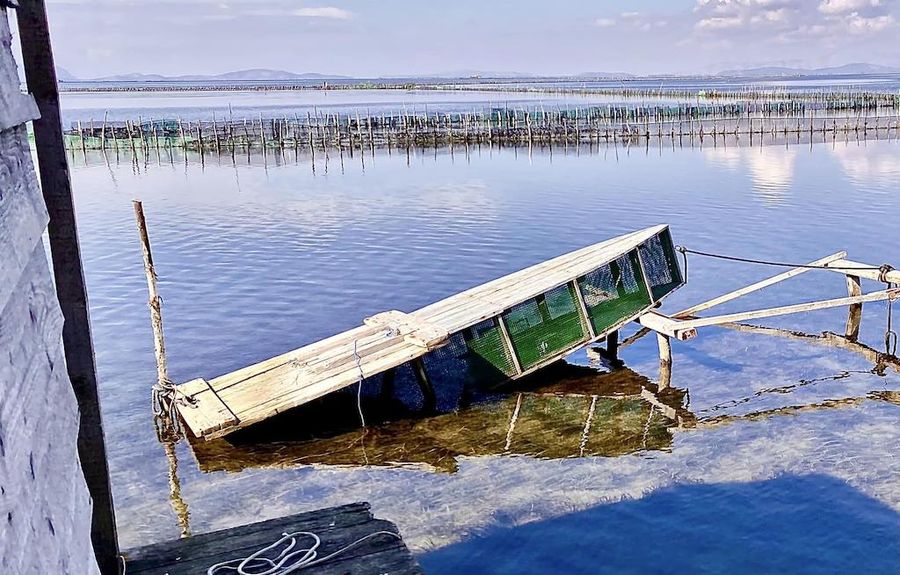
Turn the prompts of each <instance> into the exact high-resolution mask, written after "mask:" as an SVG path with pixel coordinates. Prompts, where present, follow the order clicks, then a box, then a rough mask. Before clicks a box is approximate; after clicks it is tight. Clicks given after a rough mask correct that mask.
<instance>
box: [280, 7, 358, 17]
mask: <svg viewBox="0 0 900 575" xmlns="http://www.w3.org/2000/svg"><path fill="white" fill-rule="evenodd" d="M291 14H292V15H294V16H301V17H303V18H329V19H332V20H349V19H350V18H352V17H353V14H352V13H351V12H349V11H347V10H344V9H343V8H336V7H334V6H320V7H315V8H313V7H309V8H298V9H296V10H294V11H292V12H291Z"/></svg>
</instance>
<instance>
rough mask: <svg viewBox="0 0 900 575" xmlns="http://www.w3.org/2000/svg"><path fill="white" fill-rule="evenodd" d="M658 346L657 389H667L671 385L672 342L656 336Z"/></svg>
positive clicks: (665, 336) (659, 334) (660, 335)
mask: <svg viewBox="0 0 900 575" xmlns="http://www.w3.org/2000/svg"><path fill="white" fill-rule="evenodd" d="M656 343H657V345H658V346H659V389H660V390H663V389H668V388H669V387H670V386H671V385H672V342H671V340H670V339H669V336H667V335H664V334H661V333H658V332H657V334H656Z"/></svg>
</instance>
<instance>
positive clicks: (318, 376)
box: [177, 225, 684, 439]
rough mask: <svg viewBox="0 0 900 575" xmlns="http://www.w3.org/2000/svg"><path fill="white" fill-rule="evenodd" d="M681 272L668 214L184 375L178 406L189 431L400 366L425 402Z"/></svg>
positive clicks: (495, 372)
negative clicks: (438, 389)
mask: <svg viewBox="0 0 900 575" xmlns="http://www.w3.org/2000/svg"><path fill="white" fill-rule="evenodd" d="M683 283H684V279H683V277H682V274H681V270H680V268H679V266H678V261H677V257H676V252H675V247H674V244H673V243H672V237H671V234H670V232H669V229H668V226H666V225H659V226H654V227H650V228H646V229H643V230H640V231H637V232H633V233H630V234H626V235H623V236H620V237H617V238H613V239H611V240H607V241H604V242H601V243H598V244H595V245H592V246H588V247H586V248H583V249H580V250H577V251H574V252H571V253H569V254H566V255H563V256H560V257H557V258H554V259H552V260H548V261H545V262H543V263H540V264H538V265H535V266H532V267H530V268H526V269H524V270H521V271H519V272H516V273H513V274H510V275H508V276H505V277H502V278H499V279H496V280H494V281H491V282H488V283H486V284H483V285H480V286H477V287H475V288H472V289H470V290H468V291H465V292H462V293H459V294H457V295H454V296H452V297H449V298H447V299H445V300H442V301H439V302H437V303H434V304H431V305H429V306H426V307H424V308H422V309H419V310H417V311H415V312H412V313H403V312H400V311H388V312H385V313H381V314H378V315H375V316H373V317H370V318H367V319H366V320H365V322H364V323H363V325H361V326H359V327H357V328H354V329H352V330H349V331H347V332H344V333H341V334H338V335H335V336H333V337H330V338H328V339H325V340H322V341H319V342H316V343H313V344H311V345H308V346H306V347H302V348H300V349H297V350H294V351H291V352H289V353H286V354H283V355H280V356H277V357H274V358H272V359H269V360H266V361H263V362H261V363H258V364H256V365H252V366H249V367H246V368H244V369H240V370H238V371H235V372H233V373H229V374H226V375H223V376H221V377H218V378H215V379H213V380H211V381H206V380H203V379H196V380H194V381H190V382H187V383H185V384H182V385H180V386H179V387H178V391H179V392H180V394H181V396H182V399H181V400H180V401H178V402H177V406H178V411H179V413H180V415H181V417H182V418H183V420H184V422H185V423H186V425H187V427H188V428H189V429H190V430H191V432H192V433H193V434H194V435H195V436H196V437H198V438H201V439H212V438H216V437H222V436H224V435H227V434H229V433H232V432H234V431H237V430H239V429H242V428H245V427H248V426H250V425H252V424H254V423H257V422H260V421H263V420H265V419H267V418H270V417H272V416H274V415H277V414H278V413H281V412H284V411H286V410H289V409H291V408H294V407H298V406H300V405H303V404H305V403H308V402H310V401H312V400H314V399H317V398H320V397H322V396H324V395H326V394H329V393H331V392H334V391H337V390H340V389H343V388H346V387H349V386H351V385H354V384H357V383H360V384H361V385H366V384H369V383H372V384H376V383H377V385H379V386H383V387H390V386H391V385H392V382H393V380H394V378H395V377H396V374H397V370H398V368H401V366H403V367H405V368H406V369H408V370H412V371H413V373H414V374H415V377H416V379H417V380H418V382H419V384H420V386H421V388H422V390H423V394H424V395H425V396H426V399H430V400H431V401H432V402H433V398H434V392H433V387H434V386H436V385H452V384H458V383H459V381H460V379H464V380H466V381H467V382H475V383H477V384H479V385H493V384H499V383H502V382H504V381H506V380H509V379H517V378H520V377H522V376H524V375H527V374H529V373H532V372H534V371H535V370H537V369H540V368H541V367H543V366H546V365H548V364H550V363H553V362H555V361H557V360H559V359H560V358H562V357H563V356H565V355H567V354H568V353H571V352H572V351H574V350H576V349H579V348H581V347H583V346H585V345H587V344H589V343H591V342H594V341H598V340H600V339H602V338H606V337H607V336H609V335H610V334H614V333H615V332H616V330H618V329H619V328H620V327H621V326H623V325H625V324H626V323H628V322H631V321H633V320H635V319H637V318H638V317H640V316H642V315H644V314H645V313H647V311H648V310H650V309H651V308H652V307H654V306H655V305H657V304H658V303H659V301H660V300H661V299H662V298H663V297H665V296H666V295H668V294H669V293H671V292H672V291H674V290H675V289H677V288H678V287H680V286H681V285H682V284H683ZM376 380H377V381H376ZM464 384H465V382H464Z"/></svg>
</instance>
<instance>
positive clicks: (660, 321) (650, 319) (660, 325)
mask: <svg viewBox="0 0 900 575" xmlns="http://www.w3.org/2000/svg"><path fill="white" fill-rule="evenodd" d="M638 323H640V324H641V325H642V326H644V327H646V328H649V329H652V330H653V331H655V332H657V333H660V334H662V335H665V336H668V337H674V338H675V339H677V340H680V341H687V340H690V339H694V338H695V337H697V330H696V329H690V328H688V329H685V328H684V327H683V324H682V322H681V321H679V320H676V319H673V318H670V317H668V316H665V315H663V314H661V313H659V312H656V311H653V310H650V311H648V312H647V313H645V314H643V315H642V316H641V317H639V318H638Z"/></svg>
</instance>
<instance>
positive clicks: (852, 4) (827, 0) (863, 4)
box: [819, 0, 882, 14]
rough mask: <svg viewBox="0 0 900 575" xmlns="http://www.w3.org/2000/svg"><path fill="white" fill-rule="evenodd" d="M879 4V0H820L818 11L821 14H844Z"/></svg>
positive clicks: (875, 6) (876, 6)
mask: <svg viewBox="0 0 900 575" xmlns="http://www.w3.org/2000/svg"><path fill="white" fill-rule="evenodd" d="M881 5H882V2H881V0H822V3H821V4H819V12H822V13H823V14H845V13H847V12H858V11H860V10H865V9H867V8H878V7H880V6H881Z"/></svg>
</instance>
